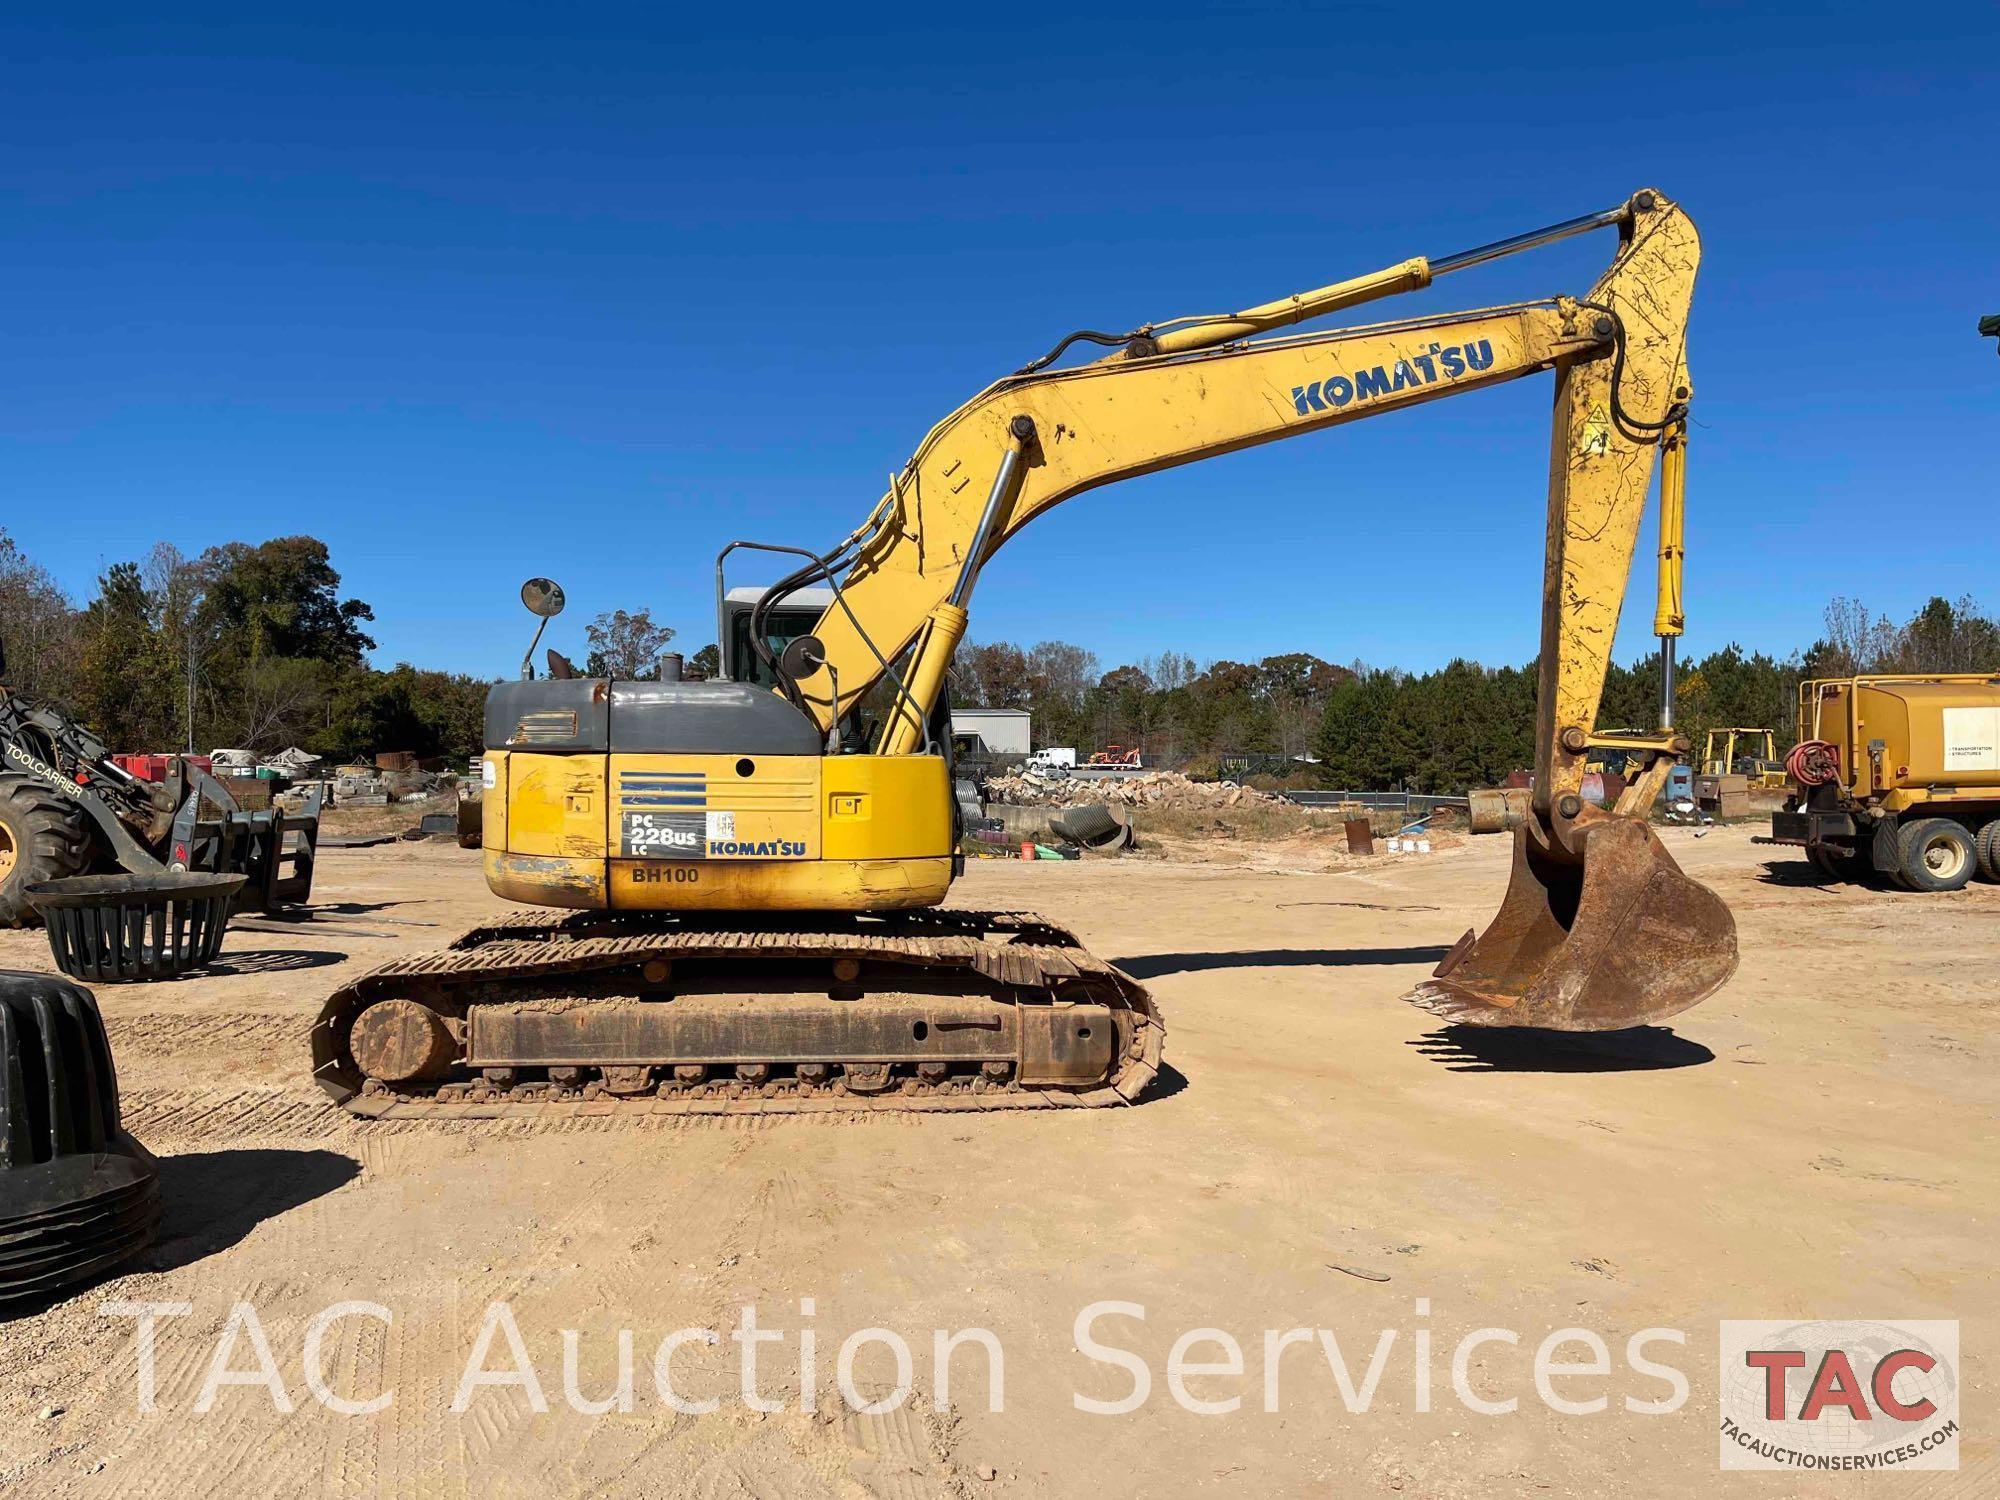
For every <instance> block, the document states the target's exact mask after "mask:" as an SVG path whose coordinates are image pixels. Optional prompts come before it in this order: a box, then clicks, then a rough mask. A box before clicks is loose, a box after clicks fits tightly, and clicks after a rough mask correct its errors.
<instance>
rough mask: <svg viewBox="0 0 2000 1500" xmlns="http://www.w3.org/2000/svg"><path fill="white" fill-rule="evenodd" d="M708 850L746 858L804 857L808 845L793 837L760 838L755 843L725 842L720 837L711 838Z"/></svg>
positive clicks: (713, 852) (746, 841)
mask: <svg viewBox="0 0 2000 1500" xmlns="http://www.w3.org/2000/svg"><path fill="white" fill-rule="evenodd" d="M708 852H709V853H710V854H733V855H737V856H738V857H740V858H746V859H804V858H805V857H806V846H805V845H804V844H800V843H795V842H793V841H792V840H791V839H759V840H757V841H755V842H754V843H753V842H750V841H748V840H745V841H743V842H741V843H739V842H737V841H736V840H734V839H732V840H730V841H729V842H728V843H724V842H722V841H721V840H719V839H711V840H709V844H708Z"/></svg>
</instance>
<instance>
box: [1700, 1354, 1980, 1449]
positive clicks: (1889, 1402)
mask: <svg viewBox="0 0 2000 1500" xmlns="http://www.w3.org/2000/svg"><path fill="white" fill-rule="evenodd" d="M1958 1388H1959V1375H1958V1324H1957V1322H1956V1321H1950V1320H1920V1321H1915V1322H1896V1323H1891V1322H1870V1321H1867V1320H1863V1319H1846V1320H1838V1321H1828V1322H1819V1323H1813V1322H1806V1323H1798V1322H1789V1321H1785V1320H1782V1319H1780V1320H1775V1321H1774V1320H1761V1321H1758V1320H1726V1321H1724V1323H1723V1324H1722V1338H1721V1370H1720V1390H1721V1395H1722V1421H1721V1445H1722V1446H1721V1455H1722V1467H1723V1468H1725V1469H1790V1470H1795V1471H1796V1470H1807V1471H1817V1472H1837V1471H1842V1470H1859V1471H1865V1470H1870V1469H1956V1468H1957V1467H1958Z"/></svg>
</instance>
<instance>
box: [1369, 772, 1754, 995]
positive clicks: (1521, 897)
mask: <svg viewBox="0 0 2000 1500" xmlns="http://www.w3.org/2000/svg"><path fill="white" fill-rule="evenodd" d="M1585 817H1587V818H1589V820H1590V821H1589V822H1588V823H1587V824H1583V823H1580V824H1579V825H1578V828H1577V832H1578V835H1579V837H1578V845H1579V847H1580V848H1581V850H1582V853H1583V858H1582V860H1581V861H1580V862H1579V861H1577V860H1575V859H1573V858H1565V857H1562V851H1560V850H1552V849H1551V848H1550V847H1549V843H1548V836H1547V834H1546V833H1544V832H1543V830H1542V828H1541V827H1540V825H1539V824H1538V823H1534V822H1531V823H1529V824H1528V826H1526V827H1523V828H1517V829H1516V830H1515V831H1514V867H1513V873H1512V876H1511V878H1510V879H1509V880H1508V883H1507V896H1506V899H1505V900H1504V901H1503V902H1502V903H1501V906H1500V914H1499V915H1498V916H1497V917H1495V918H1494V919H1493V924H1492V925H1491V926H1490V927H1488V928H1487V929H1486V931H1485V932H1483V933H1481V934H1479V936H1478V938H1477V939H1476V940H1475V938H1474V936H1473V934H1472V933H1470V932H1467V933H1466V934H1465V936H1464V937H1462V938H1460V939H1459V940H1458V945H1457V946H1456V947H1454V948H1453V949H1452V950H1451V952H1450V953H1449V954H1447V955H1446V956H1445V959H1444V962H1442V963H1441V964H1439V965H1438V966H1437V969H1436V970H1435V971H1434V972H1433V974H1432V975H1431V977H1430V978H1429V979H1428V980H1426V981H1425V982H1424V983H1423V984H1421V985H1419V986H1417V988H1416V989H1415V990H1413V991H1411V992H1410V994H1409V995H1407V996H1405V997H1404V998H1406V999H1407V1000H1409V1002H1410V1003H1411V1004H1412V1005H1417V1006H1421V1007H1422V1008H1423V1009H1425V1010H1428V1011H1431V1012H1433V1013H1435V1014H1436V1015H1439V1016H1442V1017H1444V1018H1445V1019H1446V1020H1448V1021H1453V1022H1456V1023H1458V1024H1460V1025H1466V1026H1537V1027H1545V1028H1547V1029H1549V1030H1552V1031H1616V1030H1619V1029H1621V1028H1623V1027H1627V1026H1641V1025H1645V1024H1647V1023H1649V1022H1653V1021H1659V1020H1663V1019H1665V1018H1666V1017H1668V1016H1671V1015H1675V1014H1677V1013H1679V1012H1680V1011H1684V1010H1686V1009H1687V1008H1688V1007H1690V1006H1692V1005H1697V1004H1699V1003H1700V1002H1701V1001H1702V1000H1704V999H1706V998H1707V997H1708V996H1709V995H1711V994H1713V993H1714V992H1715V991H1716V990H1717V989H1718V988H1720V987H1721V985H1722V984H1723V982H1724V981H1725V980H1727V979H1728V978H1729V976H1730V975H1731V974H1733V973H1735V972H1736V961H1737V959H1736V921H1735V918H1733V917H1731V916H1730V914H1729V908H1728V907H1726V906H1724V905H1723V904H1722V900H1721V898H1720V897H1718V896H1717V895H1716V894H1715V893H1714V892H1713V891H1711V890H1709V889H1708V888H1707V887H1706V886H1704V885H1699V884H1697V883H1696V882H1694V881H1692V880H1690V879H1688V877H1687V876H1685V875H1683V874H1682V873H1681V870H1680V866H1678V865H1676V864H1675V863H1674V861H1673V856H1671V855H1670V854H1668V853H1667V851H1666V848H1665V846H1664V845H1662V844H1661V843H1660V841H1659V839H1658V838H1656V837H1655V836H1654V834H1653V831H1652V829H1650V828H1648V827H1647V826H1646V825H1645V824H1644V823H1643V822H1640V821H1639V820H1638V819H1636V818H1627V817H1614V816H1612V815H1610V814H1607V813H1597V814H1595V815H1593V814H1592V813H1590V812H1586V813H1585Z"/></svg>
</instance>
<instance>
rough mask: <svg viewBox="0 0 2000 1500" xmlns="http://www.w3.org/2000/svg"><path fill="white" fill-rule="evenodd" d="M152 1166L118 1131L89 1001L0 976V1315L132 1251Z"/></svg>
mask: <svg viewBox="0 0 2000 1500" xmlns="http://www.w3.org/2000/svg"><path fill="white" fill-rule="evenodd" d="M159 1223H160V1192H159V1183H158V1180H157V1167H156V1164H155V1163H154V1161H153V1158H152V1156H151V1155H149V1154H148V1152H147V1151H146V1148H145V1147H144V1146H141V1145H140V1144H139V1143H138V1142H137V1141H135V1140H133V1139H132V1137H131V1136H129V1135H127V1134H126V1133H125V1130H124V1126H123V1122H122V1121H121V1120H120V1118H119V1113H118V1076H117V1073H116V1071H115V1070H114V1069H113V1067H112V1064H111V1047H110V1044H109V1043H108V1042H107V1041H106V1040H105V1036H104V1022H103V1019H102V1018H101V1017H100V1016H99V1015H98V1011H97V999H96V997H95V996H93V995H92V994H91V993H90V991H89V990H87V989H84V988H83V987H82V986H81V985H75V984H71V983H69V981H67V980H64V979H58V978H57V977H56V976H55V975H53V974H18V973H6V972H0V1316H5V1315H7V1314H8V1313H10V1312H12V1311H13V1310H15V1309H17V1308H18V1309H23V1310H26V1309H29V1308H31V1307H32V1306H33V1305H36V1304H39V1303H43V1302H45V1301H46V1300H47V1299H48V1298H49V1297H51V1296H53V1295H55V1294H57V1293H60V1292H61V1291H63V1290H64V1289H65V1288H68V1287H72V1286H74V1285H76V1284H77V1283H78V1282H80V1281H85V1280H88V1279H90V1278H91V1277H93V1276H95V1275H96V1274H97V1273H98V1272H100V1271H102V1270H104V1269H105V1268H107V1267H109V1266H113V1265H116V1264H117V1263H118V1262H119V1261H121V1260H124V1259H125V1258H126V1257H128V1256H130V1255H132V1254H134V1253H135V1252H137V1251H139V1250H141V1249H143V1248H144V1247H145V1246H146V1245H147V1244H148V1243H150V1242H151V1240H152V1238H153V1234H154V1231H155V1230H156V1229H157V1228H158V1227H159Z"/></svg>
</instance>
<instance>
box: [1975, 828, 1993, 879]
mask: <svg viewBox="0 0 2000 1500" xmlns="http://www.w3.org/2000/svg"><path fill="white" fill-rule="evenodd" d="M1972 843H1973V847H1974V848H1975V849H1977V850H1978V851H1979V873H1980V874H1981V875H1982V876H1983V877H1985V878H1986V879H1987V880H1992V881H2000V818H1995V819H1994V820H1993V821H1992V822H1990V823H1988V824H1987V825H1986V826H1985V827H1984V828H1982V829H1980V830H1979V836H1978V837H1977V838H1975V839H1974V840H1973V841H1972Z"/></svg>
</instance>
